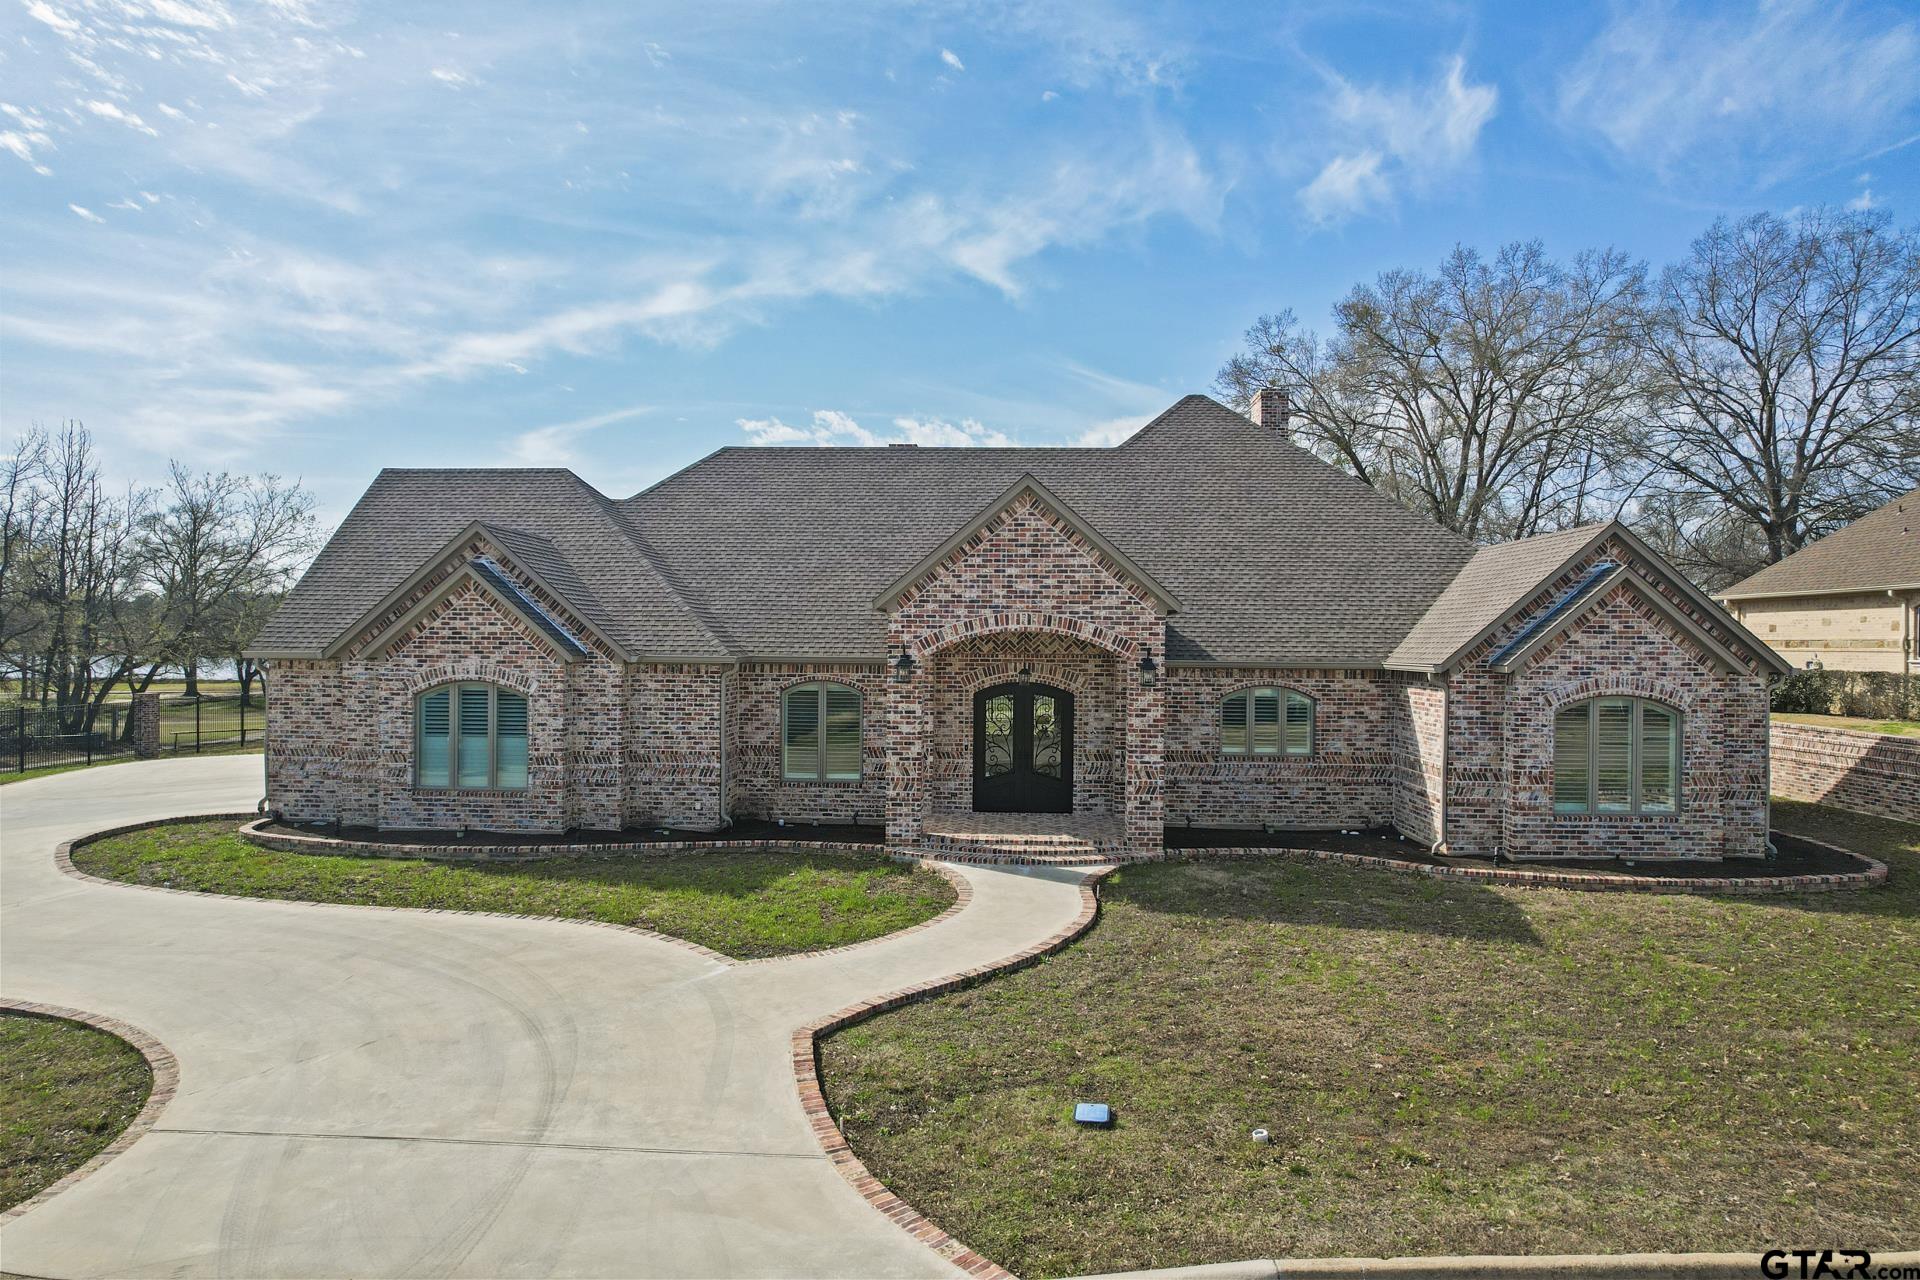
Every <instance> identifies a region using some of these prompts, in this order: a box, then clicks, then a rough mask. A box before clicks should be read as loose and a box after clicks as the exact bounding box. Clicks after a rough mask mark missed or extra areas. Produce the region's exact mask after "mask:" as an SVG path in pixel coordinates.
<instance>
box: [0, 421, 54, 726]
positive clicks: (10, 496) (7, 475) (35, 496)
mask: <svg viewBox="0 0 1920 1280" xmlns="http://www.w3.org/2000/svg"><path fill="white" fill-rule="evenodd" d="M46 465H47V435H46V432H44V431H42V430H41V429H40V428H39V427H37V426H36V427H34V428H33V429H32V430H30V431H28V432H27V433H26V434H25V435H23V436H21V437H20V439H19V440H18V441H16V442H15V444H14V450H13V452H12V453H11V454H9V455H8V456H7V457H6V458H5V459H4V460H0V662H6V661H8V660H10V661H11V665H12V666H13V669H14V672H15V674H16V675H17V676H18V678H19V681H20V700H21V701H22V702H25V701H27V700H29V699H30V698H31V697H32V696H33V689H32V670H33V660H32V656H31V654H30V653H29V650H30V649H31V647H32V646H33V644H34V633H35V632H36V631H37V630H38V628H39V625H40V612H39V610H38V609H37V608H36V607H35V606H34V605H33V603H32V602H31V601H30V600H29V599H28V596H27V592H26V590H25V589H24V584H23V580H24V579H25V578H26V576H27V574H28V573H29V572H30V569H29V566H28V563H27V561H28V557H30V556H31V555H32V554H33V551H34V547H35V545H36V542H37V534H38V523H39V518H40V513H41V507H42V504H41V502H40V501H39V498H40V495H41V489H40V481H41V479H42V478H43V476H44V474H45V471H46Z"/></svg>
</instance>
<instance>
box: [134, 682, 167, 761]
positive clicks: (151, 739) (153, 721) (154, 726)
mask: <svg viewBox="0 0 1920 1280" xmlns="http://www.w3.org/2000/svg"><path fill="white" fill-rule="evenodd" d="M128 718H129V720H130V721H131V723H132V725H133V728H132V738H133V754H134V755H136V756H138V757H139V758H140V759H142V760H151V759H153V758H154V757H155V756H157V755H159V754H160V695H159V694H157V693H136V694H134V695H133V710H132V711H131V712H130V713H129V717H128Z"/></svg>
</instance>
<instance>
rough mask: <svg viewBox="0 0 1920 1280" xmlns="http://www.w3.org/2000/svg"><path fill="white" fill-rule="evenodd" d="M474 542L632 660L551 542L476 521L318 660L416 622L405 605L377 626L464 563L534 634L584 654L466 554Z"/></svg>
mask: <svg viewBox="0 0 1920 1280" xmlns="http://www.w3.org/2000/svg"><path fill="white" fill-rule="evenodd" d="M476 542H479V543H484V544H486V545H490V546H492V547H495V548H498V549H499V551H500V552H501V553H502V554H503V555H505V556H506V557H507V559H508V560H509V561H510V562H511V563H512V565H513V566H514V568H516V569H517V570H519V571H520V572H521V573H523V574H525V575H526V576H527V577H528V578H530V579H531V580H532V581H533V583H534V585H535V587H537V588H538V589H539V590H540V591H542V592H544V593H545V594H546V595H547V597H548V598H549V599H552V600H555V601H557V602H558V603H559V605H560V607H561V608H563V609H565V610H567V611H568V612H569V613H571V614H573V615H574V616H575V617H577V618H579V619H580V620H581V621H582V622H583V623H585V624H586V625H587V627H589V628H590V629H591V630H592V631H593V632H594V633H595V634H597V635H599V636H600V638H601V639H602V640H603V641H604V642H605V643H606V644H607V646H608V647H609V648H611V649H612V650H613V651H614V653H615V654H616V655H617V656H619V657H620V658H622V659H623V660H626V661H632V655H631V654H630V653H629V652H628V651H627V649H626V648H625V646H623V645H621V644H620V643H619V641H617V640H615V639H614V638H613V637H612V635H611V634H609V633H610V632H611V630H612V628H611V627H603V626H602V625H601V623H600V621H599V619H601V618H603V617H604V616H605V615H604V610H603V609H602V608H601V607H600V605H599V602H598V601H597V600H594V599H593V597H592V595H591V593H590V592H588V590H587V589H586V587H585V586H584V584H582V583H581V582H580V580H579V578H578V576H577V575H576V574H575V573H574V571H573V567H572V566H571V565H569V564H568V563H567V561H566V558H565V557H564V556H562V555H561V554H560V552H559V550H558V549H557V548H556V547H555V546H554V545H553V543H552V542H550V541H549V540H548V539H546V538H544V537H541V536H540V535H539V534H535V533H528V532H526V531H525V530H522V529H506V528H502V527H501V526H499V525H494V524H488V523H487V522H485V521H481V520H476V521H474V522H473V523H472V524H470V525H468V526H467V527H466V528H465V529H462V530H461V531H460V532H459V533H458V534H456V535H454V537H453V538H452V539H451V540H450V541H449V542H447V544H446V545H445V546H443V547H442V548H441V549H440V550H439V551H438V552H437V553H435V554H434V555H432V556H429V557H428V558H427V559H426V560H425V561H424V562H422V564H421V565H420V567H419V568H418V569H416V570H414V572H412V573H410V574H408V575H407V577H406V578H404V579H402V580H401V582H400V583H399V585H398V586H396V587H394V588H393V590H391V591H389V592H388V593H387V594H386V595H385V596H384V597H382V598H381V599H380V600H379V601H378V602H377V603H376V604H374V605H373V606H372V607H371V608H369V609H368V610H366V611H365V612H364V613H362V614H361V615H360V616H359V617H358V618H357V619H354V620H353V621H352V622H351V623H350V624H349V625H348V626H347V627H346V628H345V630H343V631H342V632H341V633H340V634H339V635H338V636H337V637H336V638H335V639H334V640H333V642H332V643H330V644H328V645H327V646H326V647H325V648H323V649H322V650H321V654H320V656H322V657H327V658H334V657H338V656H340V655H341V654H342V653H344V652H346V651H347V649H349V648H350V647H351V646H352V645H353V643H354V642H355V641H356V640H357V639H359V638H360V637H361V636H363V635H366V634H367V632H368V631H369V629H370V628H374V627H376V626H378V631H377V632H376V634H384V633H386V632H389V631H391V630H393V629H395V628H397V627H401V626H403V625H404V624H405V623H406V622H407V621H409V620H416V619H417V618H418V617H419V613H418V608H419V606H418V605H417V604H416V605H414V606H410V607H409V608H408V609H407V610H406V612H405V613H403V614H402V615H400V617H399V618H398V619H394V620H390V621H387V622H385V623H384V624H383V623H382V622H381V619H382V618H383V617H384V616H385V615H387V614H389V613H391V612H392V611H393V610H394V609H395V608H396V607H397V606H399V605H400V604H401V603H402V602H403V601H405V600H406V599H407V597H409V596H411V595H413V594H414V593H415V592H417V591H418V590H419V589H420V587H421V586H422V584H424V583H426V582H427V581H428V580H429V579H431V578H432V577H433V575H434V574H435V573H439V572H443V571H446V570H447V569H448V565H449V562H450V561H465V562H466V565H465V567H466V568H468V569H471V570H472V571H473V572H474V573H475V574H477V575H478V576H480V577H481V578H482V579H483V580H484V582H485V583H486V585H487V586H488V587H489V588H490V589H491V590H492V591H493V593H494V594H495V595H498V596H501V597H502V598H503V601H504V602H506V603H508V604H509V605H510V606H511V607H513V608H514V609H515V610H516V611H517V612H520V613H522V614H524V615H525V616H526V617H527V618H528V619H529V620H534V619H542V620H544V621H543V622H540V623H538V624H537V625H538V629H539V630H541V631H542V632H543V633H546V634H548V636H549V638H551V639H555V640H556V642H564V643H565V644H567V645H570V646H572V647H574V648H576V649H578V650H579V652H580V653H581V654H584V653H585V652H586V649H585V647H584V646H583V645H582V644H581V641H580V638H579V637H578V636H576V635H574V634H573V632H572V631H571V630H569V629H568V628H567V626H566V624H565V623H563V622H562V621H561V620H560V619H559V618H558V617H556V616H554V615H553V614H552V612H551V611H550V610H548V609H547V608H546V606H544V605H542V604H541V603H540V602H539V601H538V600H537V599H535V598H534V597H533V596H532V595H531V594H529V593H528V592H526V591H525V590H524V589H523V588H522V587H521V586H520V584H519V583H517V582H515V581H513V579H512V578H511V577H510V576H508V575H507V573H506V572H505V571H504V570H503V569H502V567H501V566H500V564H499V563H498V562H497V561H495V560H494V559H492V558H491V557H489V556H486V555H479V556H471V555H469V554H468V549H469V548H470V547H472V546H473V545H474V544H475V543H476ZM460 572H461V569H460V568H459V567H455V568H453V569H452V571H451V572H449V573H448V575H447V576H448V579H449V580H451V579H452V578H454V577H458V576H459V574H460ZM560 583H564V584H565V587H562V586H560V585H559V584H560ZM443 585H444V584H438V585H436V586H435V588H434V590H433V591H432V592H430V593H429V595H428V596H427V599H436V600H437V599H440V598H442V597H443V595H444V592H443V591H442V590H441V589H440V588H441V586H443ZM509 597H510V598H509Z"/></svg>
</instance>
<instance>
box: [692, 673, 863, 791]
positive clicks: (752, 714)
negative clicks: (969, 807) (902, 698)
mask: <svg viewBox="0 0 1920 1280" xmlns="http://www.w3.org/2000/svg"><path fill="white" fill-rule="evenodd" d="M816 680H819V681H831V682H833V683H837V684H844V685H850V686H852V687H853V688H855V689H858V690H859V691H860V780H859V781H858V782H789V781H787V780H786V779H785V778H784V777H783V776H782V770H781V750H780V708H781V701H782V699H783V697H784V695H785V694H786V691H787V690H788V689H791V688H792V687H793V686H794V685H797V684H807V683H810V682H812V681H816ZM886 713H887V676H886V669H885V667H884V666H882V665H881V664H879V663H808V664H794V663H779V664H773V663H759V664H748V665H743V666H742V667H741V668H740V670H739V673H738V674H737V675H736V676H735V677H734V695H733V701H732V715H733V723H732V727H731V729H730V731H729V733H730V736H729V740H728V743H729V745H728V758H727V773H728V808H729V810H730V812H731V813H732V814H733V815H734V816H736V817H752V818H784V819H786V820H787V821H788V822H851V821H859V822H874V823H877V822H882V821H884V820H885V818H886V812H887V714H886Z"/></svg>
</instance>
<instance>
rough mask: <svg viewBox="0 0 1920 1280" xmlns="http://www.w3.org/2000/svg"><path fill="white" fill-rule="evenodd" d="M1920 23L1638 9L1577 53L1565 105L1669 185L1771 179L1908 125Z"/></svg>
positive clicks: (1786, 5) (1817, 14) (1652, 6)
mask: <svg viewBox="0 0 1920 1280" xmlns="http://www.w3.org/2000/svg"><path fill="white" fill-rule="evenodd" d="M1916 104H1920V30H1916V26H1915V22H1914V20H1913V18H1912V17H1911V11H1910V10H1909V11H1908V16H1906V17H1904V18H1903V17H1900V16H1898V15H1897V12H1894V11H1887V10H1879V11H1872V10H1868V9H1864V8H1857V7H1854V6H1849V5H1846V4H1829V3H1818V2H1811V0H1756V3H1754V4H1753V5H1752V7H1750V8H1740V7H1736V8H1735V9H1733V10H1731V11H1724V10H1723V11H1719V12H1710V11H1707V10H1706V9H1705V8H1703V7H1702V8H1696V7H1692V6H1679V7H1674V6H1670V5H1667V4H1658V3H1651V2H1645V3H1636V4H1630V5H1625V6H1622V7H1621V8H1619V9H1618V10H1616V12H1615V14H1614V17H1613V20H1612V21H1611V22H1609V23H1608V24H1607V26H1606V28H1605V29H1604V30H1603V31H1602V32H1601V33H1600V35H1599V36H1598V37H1596V38H1595V39H1594V41H1593V42H1592V44H1591V45H1590V46H1588V48H1587V49H1586V50H1585V52H1584V53H1583V54H1582V55H1581V56H1580V57H1579V58H1578V59H1577V60H1575V61H1574V63H1573V64H1572V66H1570V67H1569V68H1568V69H1567V71H1566V73H1565V74H1564V76H1563V77H1562V78H1561V81H1560V84H1559V113H1560V117H1561V119H1562V121H1563V123H1564V124H1565V125H1566V126H1567V127H1568V128H1570V129H1572V130H1574V131H1576V132H1583V133H1588V134H1591V135H1593V136H1594V137H1597V138H1598V139H1599V140H1600V141H1601V142H1602V143H1603V144H1604V145H1605V146H1606V148H1607V149H1608V150H1609V151H1610V152H1611V153H1612V154H1613V155H1614V157H1615V158H1616V159H1617V160H1618V161H1619V162H1620V163H1621V164H1623V165H1627V166H1630V167H1632V168H1635V169H1642V170H1647V171H1650V172H1653V173H1655V174H1658V175H1660V176H1662V177H1664V178H1667V179H1670V180H1673V181H1684V182H1689V183H1712V184H1723V183H1725V182H1727V181H1728V180H1730V179H1735V180H1742V181H1743V185H1749V186H1764V185H1766V184H1768V183H1770V182H1772V181H1774V180H1776V179H1778V178H1780V177H1782V176H1784V175H1785V174H1787V173H1789V172H1792V171H1794V170H1795V169H1796V168H1797V167H1798V166H1800V165H1802V164H1804V163H1806V162H1807V161H1809V160H1826V161H1832V160H1836V159H1843V158H1844V157H1845V155H1846V154H1847V153H1849V152H1853V153H1855V154H1856V155H1858V154H1860V153H1864V152H1867V151H1868V150H1869V149H1871V148H1874V147H1880V146H1884V145H1885V144H1886V143H1887V142H1888V140H1889V139H1888V136H1887V135H1888V134H1889V133H1892V132H1910V131H1911V129H1912V120H1913V112H1914V109H1915V107H1916Z"/></svg>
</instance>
